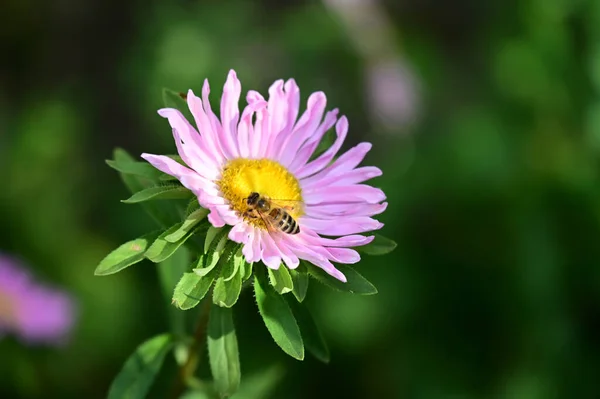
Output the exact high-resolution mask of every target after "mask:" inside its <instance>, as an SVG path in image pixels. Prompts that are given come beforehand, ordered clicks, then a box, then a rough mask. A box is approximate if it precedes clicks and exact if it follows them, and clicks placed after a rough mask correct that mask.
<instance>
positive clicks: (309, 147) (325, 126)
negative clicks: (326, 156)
mask: <svg viewBox="0 0 600 399" xmlns="http://www.w3.org/2000/svg"><path fill="white" fill-rule="evenodd" d="M338 112H339V111H338V109H337V108H336V109H334V110H332V111H329V112H328V113H327V114H326V115H325V119H324V120H323V123H321V124H320V125H319V127H318V128H317V129H316V130H315V133H314V134H313V135H312V136H311V137H310V138H309V139H308V140H306V142H305V143H304V145H303V146H302V147H301V148H300V150H299V151H298V153H297V154H296V155H295V156H294V159H293V161H292V163H291V164H290V166H289V169H290V171H291V172H292V173H296V172H297V171H298V169H299V168H301V167H303V166H304V165H305V164H306V162H308V160H309V159H310V157H311V156H312V155H313V153H314V152H315V150H316V149H317V147H318V146H319V143H320V142H321V140H322V139H323V136H324V135H325V133H326V132H327V131H328V130H329V129H331V128H332V127H333V126H334V125H335V122H336V121H337V114H338Z"/></svg>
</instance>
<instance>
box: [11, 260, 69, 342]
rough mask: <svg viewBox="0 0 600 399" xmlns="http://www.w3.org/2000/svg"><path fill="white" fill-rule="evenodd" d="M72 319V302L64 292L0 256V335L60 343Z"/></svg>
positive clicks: (16, 263) (64, 339) (14, 262)
mask: <svg viewBox="0 0 600 399" xmlns="http://www.w3.org/2000/svg"><path fill="white" fill-rule="evenodd" d="M73 321H74V304H73V301H72V300H71V298H70V297H69V296H68V295H67V294H65V293H63V292H60V291H57V290H54V289H52V288H49V287H45V286H43V285H40V284H39V283H37V282H35V281H34V280H33V278H32V277H31V275H30V274H29V273H28V272H27V271H25V270H24V269H23V268H22V267H21V266H20V265H19V264H18V262H17V261H15V260H14V259H12V258H9V257H6V256H3V255H0V335H3V334H6V333H12V334H15V335H17V336H18V337H19V338H21V340H23V341H24V342H26V343H29V344H51V345H61V344H63V343H65V342H66V339H67V337H68V334H69V332H70V330H71V328H72V326H73Z"/></svg>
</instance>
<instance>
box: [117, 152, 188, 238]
mask: <svg viewBox="0 0 600 399" xmlns="http://www.w3.org/2000/svg"><path fill="white" fill-rule="evenodd" d="M113 158H114V164H115V165H123V164H131V163H133V162H135V160H134V159H133V157H132V156H131V155H129V154H128V153H127V151H125V150H123V149H122V148H116V149H115V151H114V154H113ZM120 175H121V180H123V183H124V184H125V186H127V188H128V189H129V191H130V192H131V193H132V194H133V193H137V192H140V191H142V190H144V189H146V188H150V187H155V186H157V185H159V184H160V182H159V181H158V180H156V179H150V178H148V177H147V176H140V175H136V174H130V173H120ZM140 205H141V206H142V208H143V209H144V210H145V211H146V212H147V213H148V214H149V215H150V216H151V217H152V218H153V219H154V220H155V221H156V222H157V223H158V224H159V225H160V226H161V227H164V228H166V227H167V226H170V225H172V224H173V223H175V222H176V221H178V219H179V215H178V214H177V211H176V210H175V209H173V207H172V203H171V202H167V201H160V202H157V201H147V202H142V203H141V204H140Z"/></svg>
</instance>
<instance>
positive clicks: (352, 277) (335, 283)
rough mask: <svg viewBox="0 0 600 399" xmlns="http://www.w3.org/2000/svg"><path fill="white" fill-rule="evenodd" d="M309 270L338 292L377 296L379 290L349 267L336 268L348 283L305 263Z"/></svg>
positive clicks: (340, 266) (341, 265)
mask: <svg viewBox="0 0 600 399" xmlns="http://www.w3.org/2000/svg"><path fill="white" fill-rule="evenodd" d="M302 263H304V264H305V265H306V267H307V269H308V273H309V274H310V275H311V276H312V277H314V278H315V279H316V280H318V281H319V282H321V283H323V284H324V285H326V286H328V287H329V288H333V289H334V290H336V291H341V292H349V293H351V294H359V295H374V294H377V288H375V286H374V285H373V284H371V282H370V281H369V280H367V279H366V278H364V277H363V276H362V275H361V274H360V273H359V272H357V271H356V270H354V269H353V268H351V267H350V266H348V265H344V264H337V265H336V268H337V269H338V270H339V271H340V272H342V273H343V274H344V275H345V276H346V279H347V282H345V283H343V282H341V281H339V280H338V279H336V278H335V277H332V276H330V275H329V274H327V273H326V272H325V271H324V270H323V269H321V268H320V267H317V266H315V265H313V264H311V263H308V262H304V261H302Z"/></svg>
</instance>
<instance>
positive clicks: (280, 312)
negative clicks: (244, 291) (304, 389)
mask: <svg viewBox="0 0 600 399" xmlns="http://www.w3.org/2000/svg"><path fill="white" fill-rule="evenodd" d="M254 295H255V297H256V303H257V305H258V310H259V311H260V315H261V316H262V318H263V321H264V322H265V325H266V327H267V330H269V333H270V334H271V337H273V340H274V341H275V343H276V344H277V345H279V347H280V348H281V349H283V351H284V352H285V353H287V354H288V355H290V356H291V357H293V358H294V359H298V360H303V359H304V343H303V341H302V336H301V335H300V329H299V328H298V324H297V323H296V319H295V318H294V314H293V313H292V311H291V310H290V307H289V305H288V304H287V302H286V300H285V299H284V298H283V296H281V295H279V294H278V293H277V292H275V290H274V289H273V287H271V285H270V284H269V281H268V278H267V277H266V276H265V273H264V270H262V269H261V268H257V270H256V271H255V273H254Z"/></svg>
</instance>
